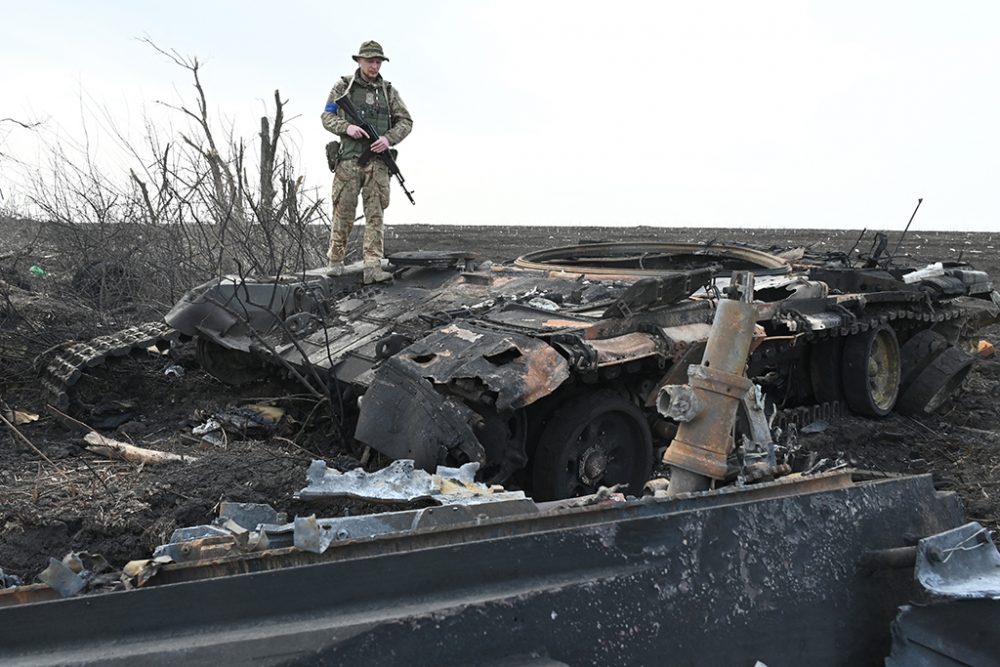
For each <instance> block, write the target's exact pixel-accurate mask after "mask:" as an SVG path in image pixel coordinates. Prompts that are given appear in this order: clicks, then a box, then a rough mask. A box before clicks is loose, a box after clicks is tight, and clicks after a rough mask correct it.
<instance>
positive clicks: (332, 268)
mask: <svg viewBox="0 0 1000 667" xmlns="http://www.w3.org/2000/svg"><path fill="white" fill-rule="evenodd" d="M326 275H328V276H342V275H344V260H342V259H341V260H337V261H334V260H332V259H331V260H330V263H329V264H328V265H327V267H326Z"/></svg>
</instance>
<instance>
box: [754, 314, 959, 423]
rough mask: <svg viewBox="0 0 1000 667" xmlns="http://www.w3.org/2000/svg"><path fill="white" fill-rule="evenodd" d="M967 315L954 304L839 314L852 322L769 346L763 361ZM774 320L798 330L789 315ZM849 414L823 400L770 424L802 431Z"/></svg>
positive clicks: (784, 411) (783, 414) (781, 412)
mask: <svg viewBox="0 0 1000 667" xmlns="http://www.w3.org/2000/svg"><path fill="white" fill-rule="evenodd" d="M967 315H968V313H967V312H966V310H965V309H963V308H962V307H961V306H960V305H955V304H938V305H937V307H936V308H935V309H933V310H925V311H922V312H918V310H917V309H916V308H913V307H910V308H895V309H888V310H882V311H881V312H879V313H877V314H874V315H869V316H867V317H864V318H857V319H854V318H852V316H851V314H849V313H845V314H844V315H842V319H845V320H852V321H849V322H847V323H844V324H843V325H841V326H839V327H831V328H828V329H822V330H806V331H802V332H801V333H800V335H799V336H797V337H796V339H795V340H793V341H789V342H787V343H784V344H782V345H772V346H768V349H767V351H766V352H765V358H766V357H767V356H774V355H777V354H779V353H781V352H784V351H785V350H787V349H788V348H789V347H792V346H795V345H801V344H802V343H813V342H816V341H821V340H830V339H833V338H847V337H848V336H855V335H857V334H860V333H864V332H866V331H869V330H871V329H874V328H876V327H879V326H881V325H883V324H892V325H893V327H894V328H896V329H900V328H913V327H919V326H923V327H930V326H933V325H935V324H940V323H942V322H948V321H951V320H956V319H959V318H962V317H965V316H967ZM776 320H777V321H779V322H782V323H784V324H785V325H786V326H787V327H788V329H789V330H791V331H793V332H794V331H796V330H797V329H800V328H801V327H800V326H799V325H800V324H801V322H800V321H799V318H796V317H795V316H794V315H792V314H787V315H785V316H779V317H777V318H776ZM850 414H851V409H850V408H849V407H848V406H847V403H846V402H845V401H825V402H821V403H814V404H812V405H804V406H799V407H794V408H786V409H780V410H778V411H777V412H776V413H775V417H774V420H773V425H774V426H777V427H780V428H782V429H786V428H787V427H788V425H789V424H795V425H796V426H797V427H799V428H801V427H803V426H805V425H807V424H810V423H812V422H814V421H818V420H824V421H832V420H835V419H837V418H840V417H844V416H847V415H850Z"/></svg>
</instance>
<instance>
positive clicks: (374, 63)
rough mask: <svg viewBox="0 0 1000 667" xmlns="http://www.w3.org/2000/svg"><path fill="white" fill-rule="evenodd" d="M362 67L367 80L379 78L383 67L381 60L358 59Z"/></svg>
mask: <svg viewBox="0 0 1000 667" xmlns="http://www.w3.org/2000/svg"><path fill="white" fill-rule="evenodd" d="M358 63H359V64H360V65H361V73H362V74H363V75H364V77H365V78H366V79H374V78H375V77H377V76H378V71H379V69H381V67H382V59H381V58H358Z"/></svg>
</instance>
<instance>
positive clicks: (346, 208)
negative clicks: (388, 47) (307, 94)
mask: <svg viewBox="0 0 1000 667" xmlns="http://www.w3.org/2000/svg"><path fill="white" fill-rule="evenodd" d="M372 44H373V45H374V46H376V47H378V54H379V56H380V57H382V58H383V59H385V60H388V59H387V58H384V56H381V51H382V49H381V47H380V46H378V45H377V44H375V43H374V42H366V43H365V44H363V45H362V48H361V51H360V56H361V57H368V56H367V55H366V51H365V48H366V47H367V46H368V45H372ZM354 59H355V60H357V59H358V56H354ZM348 91H350V93H349V94H350V99H351V102H352V103H353V104H354V108H355V109H357V111H358V113H359V114H360V115H361V116H362V117H363V118H364V119H365V120H367V121H368V122H369V123H371V124H372V125H373V126H374V127H375V129H376V130H377V131H378V132H379V133H380V134H381V135H382V136H384V137H385V138H386V139H388V140H389V143H390V144H391V145H393V146H395V145H396V144H398V143H399V142H400V141H402V140H403V139H404V138H406V135H408V134H409V133H410V130H411V129H413V119H412V118H410V112H409V111H408V110H407V108H406V105H405V104H403V100H402V98H401V97H400V96H399V92H398V91H397V90H396V89H395V88H394V87H393V86H392V84H391V83H389V82H388V81H385V80H384V79H383V78H382V75H381V74H380V75H379V76H378V77H377V78H376V79H375V80H374V81H366V80H365V79H364V78H363V77H362V76H361V70H360V68H359V69H358V70H357V71H356V72H355V73H354V75H353V76H344V77H341V79H340V80H339V81H338V82H337V83H336V84H335V85H334V86H333V90H331V91H330V96H329V97H328V98H327V101H326V108H325V110H324V111H323V116H322V118H323V127H325V128H326V129H327V130H329V131H330V132H333V133H334V134H336V135H338V136H339V137H340V142H341V143H340V151H339V153H338V154H337V167H336V171H335V172H334V177H333V193H332V202H333V228H332V229H331V230H330V249H329V251H328V252H327V257H328V258H329V260H330V264H331V265H333V264H334V263H337V262H342V261H343V259H344V251H345V249H346V246H347V237H348V236H350V234H351V228H352V227H354V217H355V213H356V212H357V209H358V194H361V199H362V206H363V209H364V214H365V238H364V259H365V260H366V261H377V260H379V259H381V258H382V256H383V246H382V236H383V213H382V212H383V211H384V210H385V208H386V207H387V206H389V170H388V168H387V167H386V166H385V163H384V162H382V160H379V159H378V158H373V159H372V160H370V161H369V162H368V164H366V165H365V166H364V167H362V166H361V165H359V164H358V158H359V157H360V156H361V154H362V153H363V152H364V151H365V149H366V148H367V147H368V144H369V143H370V142H369V141H368V140H366V139H360V140H359V139H352V138H351V137H350V136H348V134H347V128H348V126H349V125H351V124H352V121H351V120H349V118H348V117H347V115H346V113H345V112H344V110H343V109H338V108H337V103H336V100H337V99H338V98H339V97H341V96H343V95H344V93H346V92H348ZM371 139H373V140H374V139H377V137H371Z"/></svg>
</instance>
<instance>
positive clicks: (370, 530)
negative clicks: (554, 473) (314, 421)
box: [269, 494, 538, 554]
mask: <svg viewBox="0 0 1000 667" xmlns="http://www.w3.org/2000/svg"><path fill="white" fill-rule="evenodd" d="M511 496H514V497H513V499H510V500H495V501H494V502H489V503H477V504H474V505H444V506H442V507H425V508H423V509H419V510H408V511H404V512H382V513H380V514H363V515H360V516H349V517H337V518H332V519H317V518H316V517H315V516H308V517H296V518H295V521H294V523H293V524H292V531H293V544H294V546H295V547H296V548H297V549H301V550H302V551H307V552H309V553H317V554H321V553H323V552H325V551H326V550H327V549H328V548H330V546H331V545H333V544H335V543H337V542H348V541H351V540H363V539H371V538H373V537H377V536H379V535H387V534H393V535H402V534H403V533H407V532H413V531H417V530H427V529H432V528H443V527H455V526H464V525H479V524H481V523H483V522H485V521H488V520H492V519H497V518H503V517H525V516H530V515H533V514H538V507H537V506H536V505H535V503H534V502H532V501H531V500H530V499H527V498H524V497H523V495H522V496H521V497H520V498H517V497H516V494H511ZM285 532H287V527H281V528H278V529H275V530H273V531H269V534H272V533H273V534H280V533H285Z"/></svg>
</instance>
